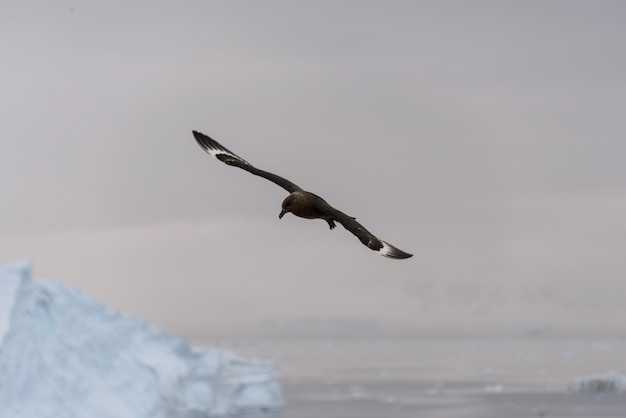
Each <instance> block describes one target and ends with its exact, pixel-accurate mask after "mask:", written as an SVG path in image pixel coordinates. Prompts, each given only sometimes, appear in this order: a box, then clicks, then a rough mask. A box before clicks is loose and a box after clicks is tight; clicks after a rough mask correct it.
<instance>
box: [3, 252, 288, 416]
mask: <svg viewBox="0 0 626 418" xmlns="http://www.w3.org/2000/svg"><path fill="white" fill-rule="evenodd" d="M31 272H32V264H31V263H30V262H21V263H16V264H13V265H10V266H8V267H6V268H4V269H1V270H0V418H16V417H29V418H53V417H54V418H59V417H63V418H85V417H89V418H166V417H167V418H170V417H172V418H173V417H176V418H192V417H193V418H200V417H210V416H219V415H228V414H239V413H257V412H263V411H271V410H277V409H280V408H281V407H282V405H283V399H282V394H281V390H280V386H279V384H278V381H277V379H276V376H275V373H274V370H273V368H272V367H271V365H269V364H267V363H265V362H262V361H260V360H246V359H243V358H240V357H238V356H236V355H234V354H232V353H229V352H227V351H223V350H220V349H212V350H197V349H193V348H191V347H190V346H189V345H188V344H187V343H185V342H184V341H182V340H180V339H177V338H175V337H173V336H171V335H169V334H167V333H165V332H163V331H161V330H159V329H157V328H156V327H154V326H151V325H149V324H147V323H145V322H142V321H140V320H137V319H135V318H132V317H130V316H128V315H124V314H121V313H119V312H116V311H114V310H112V309H110V308H108V307H106V306H104V305H102V304H101V303H99V302H97V301H95V300H94V299H92V298H90V297H89V296H86V295H85V294H83V293H81V292H79V291H76V290H72V289H69V288H68V287H66V286H65V285H63V284H61V283H45V282H33V281H32V280H31Z"/></svg>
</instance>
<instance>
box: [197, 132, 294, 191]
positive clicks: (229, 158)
mask: <svg viewBox="0 0 626 418" xmlns="http://www.w3.org/2000/svg"><path fill="white" fill-rule="evenodd" d="M192 132H193V136H194V138H196V141H197V142H198V145H200V146H201V147H202V149H204V150H205V151H206V152H207V153H209V154H211V155H212V156H214V157H215V158H217V159H218V160H220V161H221V162H223V163H224V164H228V165H232V166H235V167H239V168H241V169H243V170H246V171H247V172H249V173H252V174H254V175H255V176H259V177H263V178H265V179H267V180H269V181H271V182H272V183H274V184H277V185H279V186H280V187H282V188H283V189H285V190H287V191H288V192H290V193H293V192H295V191H297V190H302V188H300V186H298V185H297V184H294V183H292V182H290V181H289V180H287V179H286V178H283V177H281V176H278V175H276V174H273V173H269V172H267V171H264V170H260V169H258V168H256V167H255V166H253V165H252V164H250V163H249V162H247V161H246V160H244V159H243V158H241V157H240V156H238V155H237V154H235V153H234V152H232V151H231V150H229V149H228V148H226V147H225V146H223V145H222V144H220V143H219V142H217V141H216V140H214V139H212V138H210V137H208V136H206V135H204V134H203V133H200V132H197V131H192Z"/></svg>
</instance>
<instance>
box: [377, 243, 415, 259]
mask: <svg viewBox="0 0 626 418" xmlns="http://www.w3.org/2000/svg"><path fill="white" fill-rule="evenodd" d="M381 242H382V243H383V246H382V248H381V249H380V250H378V252H379V253H380V255H382V256H384V257H387V258H393V259H396V260H403V259H405V258H411V257H413V254H409V253H407V252H404V251H402V250H401V249H399V248H396V247H394V246H393V245H391V244H389V243H388V242H385V241H381Z"/></svg>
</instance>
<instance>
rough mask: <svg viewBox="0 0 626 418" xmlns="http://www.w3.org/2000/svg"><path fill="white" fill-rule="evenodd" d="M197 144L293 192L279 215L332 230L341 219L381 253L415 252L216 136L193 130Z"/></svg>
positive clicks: (401, 254) (395, 255) (396, 255)
mask: <svg viewBox="0 0 626 418" xmlns="http://www.w3.org/2000/svg"><path fill="white" fill-rule="evenodd" d="M193 135H194V137H195V138H196V141H197V142H198V144H199V145H200V146H201V147H202V148H203V149H204V150H205V151H206V152H208V153H209V154H211V155H213V156H214V157H216V158H217V159H219V160H220V161H222V162H223V163H225V164H228V165H232V166H235V167H239V168H241V169H243V170H246V171H248V172H249V173H251V174H254V175H256V176H260V177H263V178H265V179H267V180H269V181H271V182H273V183H275V184H277V185H279V186H280V187H282V188H284V189H285V190H287V191H288V192H290V194H289V196H287V197H286V198H285V200H283V203H282V211H281V212H280V214H279V215H278V217H279V218H282V217H283V216H284V215H285V214H286V213H293V214H294V215H296V216H298V217H300V218H306V219H323V220H325V221H326V222H327V223H328V226H329V227H330V229H334V228H335V226H336V225H335V221H337V222H339V223H340V224H341V225H343V227H344V228H346V229H347V230H348V231H350V232H352V233H353V234H354V235H355V236H356V237H357V238H358V239H359V240H360V241H361V242H362V243H363V244H364V245H366V246H367V247H369V248H371V249H372V250H374V251H378V252H379V253H380V254H381V255H384V256H385V257H390V258H398V259H401V258H409V257H412V254H409V253H406V252H404V251H402V250H400V249H398V248H396V247H394V246H392V245H390V244H389V243H387V242H385V241H382V240H380V239H378V238H376V236H374V235H373V234H372V233H371V232H369V231H368V230H367V229H365V228H364V227H363V225H361V224H360V223H358V222H357V221H356V218H354V217H352V216H348V215H346V214H345V213H343V212H341V211H339V210H337V209H335V208H334V207H332V206H331V205H329V204H328V202H326V201H325V200H324V199H322V198H321V197H319V196H318V195H316V194H314V193H311V192H307V191H305V190H303V189H302V188H301V187H299V186H298V185H296V184H294V183H292V182H291V181H289V180H287V179H285V178H283V177H280V176H277V175H276V174H273V173H270V172H267V171H264V170H260V169H258V168H256V167H254V166H253V165H251V164H250V163H248V162H247V161H246V160H244V159H243V158H241V157H239V156H238V155H236V154H235V153H233V152H232V151H229V150H228V149H227V148H225V147H223V146H222V145H221V144H219V143H218V142H217V141H215V140H214V139H211V138H209V137H208V136H206V135H204V134H202V133H200V132H196V131H193Z"/></svg>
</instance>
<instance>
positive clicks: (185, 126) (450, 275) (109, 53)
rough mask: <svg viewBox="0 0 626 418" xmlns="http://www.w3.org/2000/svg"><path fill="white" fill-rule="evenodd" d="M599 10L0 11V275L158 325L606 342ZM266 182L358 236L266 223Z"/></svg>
mask: <svg viewBox="0 0 626 418" xmlns="http://www.w3.org/2000/svg"><path fill="white" fill-rule="evenodd" d="M625 19H626V3H625V2H622V1H593V2H591V1H569V0H568V1H548V2H547V1H516V2H515V1H472V2H468V1H456V2H455V1H428V2H427V1H384V2H383V1H377V2H372V1H341V2H336V1H315V2H313V1H311V2H288V1H263V2H226V1H223V2H217V1H214V2H207V1H196V2H193V1H188V2H164V1H157V2H155V1H137V2H116V1H114V2H90V1H63V2H43V1H41V2H21V1H0V56H1V65H0V140H1V141H2V148H1V150H2V151H1V153H0V196H1V200H0V234H1V235H0V264H5V263H8V262H11V261H13V260H15V259H21V258H30V259H32V260H33V261H34V262H35V276H36V277H38V278H47V279H59V278H60V279H62V280H63V281H65V282H66V283H67V284H69V285H71V286H73V287H78V288H80V289H82V290H84V291H85V292H86V293H88V294H90V295H92V296H94V297H96V298H98V299H100V300H102V301H104V302H105V303H107V304H109V305H112V306H114V307H116V308H119V309H122V310H124V311H126V312H129V313H132V314H134V315H138V316H140V317H143V318H146V319H148V320H150V321H153V322H156V323H157V324H159V325H161V326H163V327H166V328H167V329H169V330H172V331H175V332H194V333H207V334H211V333H220V332H226V331H229V330H230V331H232V332H242V333H244V332H251V330H255V329H258V327H259V324H260V323H261V322H263V321H277V320H278V321H280V320H287V319H290V318H319V319H342V320H344V321H352V320H355V321H372V322H375V323H377V324H379V325H380V326H381V327H383V328H389V329H404V330H433V329H464V330H474V329H476V330H484V329H515V328H519V327H521V328H529V329H530V328H533V327H555V328H559V329H572V328H586V329H617V328H620V327H622V326H623V318H624V315H625V314H626V300H625V299H626V257H625V256H624V254H625V251H624V250H625V248H626V216H625V214H626V164H625V163H624V160H625V156H626V140H624V132H625V131H626V118H625V115H626V77H625V74H626V53H625V52H624V51H626V25H624V22H625V21H626V20H625ZM192 129H195V130H199V131H201V132H204V133H206V134H208V135H210V136H213V137H214V138H215V139H217V140H218V141H220V142H221V143H223V144H224V145H225V146H226V147H228V148H230V149H231V150H233V151H234V152H236V153H237V154H239V155H240V156H242V157H243V158H245V159H246V160H248V161H250V162H251V163H252V164H254V165H256V166H258V167H260V168H263V169H266V170H269V171H272V172H275V173H277V174H279V175H283V176H285V177H287V178H289V179H290V180H292V181H294V182H295V183H297V184H298V185H300V186H301V187H303V188H304V189H306V190H310V191H313V192H314V193H317V194H319V195H321V196H323V197H324V198H325V199H326V200H328V201H329V202H330V203H331V204H333V205H334V206H336V207H337V208H339V209H340V210H342V211H344V212H346V213H348V214H350V215H353V216H356V217H358V219H359V220H360V221H361V222H362V223H363V224H364V225H365V226H366V227H367V228H368V229H370V230H371V231H372V232H373V233H375V234H376V235H377V236H379V237H380V238H382V239H385V240H387V241H389V242H390V243H392V244H394V245H396V246H398V247H399V248H401V249H403V250H405V251H408V252H412V253H414V254H415V256H414V257H413V258H412V259H409V260H405V261H395V260H389V259H385V258H383V257H380V256H378V255H377V254H376V253H374V252H372V251H369V250H368V249H367V248H365V247H364V246H362V245H361V244H360V243H359V241H358V240H357V239H356V238H355V237H354V236H352V235H351V234H349V233H348V232H347V231H345V230H344V229H343V228H341V227H339V228H338V229H336V230H334V231H332V232H331V231H329V230H328V227H327V225H326V223H325V222H323V221H307V220H303V219H298V218H295V217H293V216H286V217H285V218H283V219H282V220H280V221H279V220H278V213H279V211H280V203H281V201H282V199H283V198H284V197H285V196H286V193H285V191H284V190H282V189H280V188H279V187H277V186H275V185H274V184H272V183H270V182H267V181H265V180H263V179H261V178H258V177H254V176H251V175H250V174H248V173H245V172H244V171H241V170H237V169H235V168H231V167H228V166H225V165H224V164H222V163H220V162H219V161H217V160H215V159H214V158H212V157H210V156H209V155H207V154H205V153H204V152H203V151H202V150H201V149H200V148H199V147H198V146H197V144H196V143H195V141H194V139H193V137H192V135H191V130H192Z"/></svg>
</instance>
